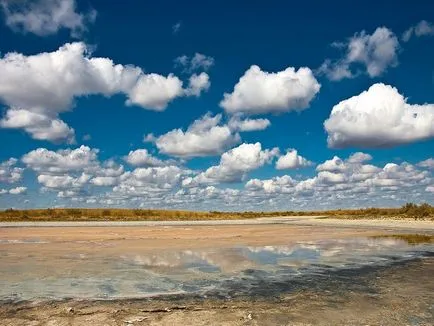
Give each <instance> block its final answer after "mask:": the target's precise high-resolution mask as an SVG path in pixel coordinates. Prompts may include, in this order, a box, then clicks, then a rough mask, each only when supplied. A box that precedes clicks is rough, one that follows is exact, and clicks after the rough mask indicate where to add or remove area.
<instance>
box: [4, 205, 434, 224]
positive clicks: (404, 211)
mask: <svg viewBox="0 0 434 326" xmlns="http://www.w3.org/2000/svg"><path fill="white" fill-rule="evenodd" d="M308 215H324V216H326V217H333V218H344V219H373V218H393V219H409V218H410V219H424V220H433V221H434V207H433V206H430V205H428V204H421V205H416V204H412V203H409V204H406V205H404V206H403V207H401V208H365V209H354V210H341V209H339V210H328V211H303V212H297V211H280V212H216V211H212V212H198V211H178V210H154V209H86V208H65V209H51V208H49V209H32V210H15V209H7V210H4V211H0V221H3V222H6V221H11V222H12V221H146V220H147V221H163V220H164V221H173V220H224V219H249V218H257V217H265V216H270V217H271V216H273V217H278V216H308Z"/></svg>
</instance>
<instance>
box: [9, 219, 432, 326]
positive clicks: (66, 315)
mask: <svg viewBox="0 0 434 326" xmlns="http://www.w3.org/2000/svg"><path fill="white" fill-rule="evenodd" d="M318 221H319V222H318ZM323 221H325V222H323ZM326 222H327V220H313V219H300V218H298V217H297V218H296V219H295V218H294V219H292V220H290V221H288V222H285V223H283V224H281V223H282V221H278V223H274V222H273V223H270V222H269V221H268V222H267V223H264V224H262V223H257V224H246V225H227V224H226V225H225V224H224V225H215V224H213V225H203V224H202V225H194V224H193V225H192V224H187V225H167V224H156V225H153V226H150V225H147V226H131V225H128V224H126V225H125V226H119V225H116V226H108V225H106V226H101V225H98V226H93V227H90V226H89V225H82V226H76V227H65V226H58V225H57V226H50V227H47V226H40V225H38V226H35V227H7V228H6V227H0V255H1V257H2V258H1V259H2V262H3V263H2V264H1V266H0V274H1V275H7V278H8V279H7V280H5V279H3V280H1V281H3V282H14V281H17V282H19V281H20V278H21V277H23V274H24V273H26V272H27V271H26V270H25V269H26V268H27V269H29V268H30V269H34V270H33V271H30V272H34V273H37V274H38V275H40V277H41V278H42V279H43V278H45V279H48V280H50V279H51V278H53V279H55V278H57V277H63V276H65V275H71V273H73V271H74V270H75V269H80V271H83V270H85V271H86V269H88V271H87V272H88V273H93V272H94V271H101V270H102V271H103V270H104V268H105V265H104V264H105V263H106V262H107V261H110V260H111V259H115V258H116V257H119V256H122V255H133V256H134V255H136V254H137V253H140V254H141V255H145V256H146V255H150V254H152V255H154V256H155V257H157V258H158V257H159V256H161V255H162V256H164V257H166V258H167V259H166V261H164V264H167V262H169V263H170V262H171V260H170V259H172V258H171V257H172V256H170V255H165V254H164V253H165V252H168V251H169V252H170V251H171V250H172V251H173V250H179V249H182V250H187V251H188V250H193V251H194V250H196V251H201V250H202V251H205V252H207V251H210V250H211V251H212V250H213V248H223V249H224V248H227V250H228V252H231V250H232V249H231V248H234V247H237V246H252V247H253V248H256V247H259V246H267V248H269V247H272V246H281V245H285V246H289V247H291V246H293V245H296V244H299V243H303V242H310V243H311V242H313V241H328V240H331V241H335V240H336V239H342V240H343V241H344V240H348V241H351V240H352V239H356V238H363V237H365V238H366V237H371V236H378V235H387V234H389V235H391V234H396V233H416V232H417V233H424V234H433V233H434V232H433V228H432V227H430V226H429V225H428V226H427V223H428V224H429V222H419V223H418V222H412V223H407V222H402V221H398V222H401V223H397V222H394V221H393V222H392V225H391V224H388V225H387V228H383V227H382V226H378V225H375V224H374V225H372V223H375V221H374V222H373V221H370V223H371V225H369V224H363V223H362V224H357V223H356V224H352V223H353V222H352V221H350V222H348V221H346V220H339V221H338V222H333V221H328V223H329V224H327V223H326ZM315 223H318V224H315ZM321 223H323V224H324V223H326V224H324V225H323V224H321ZM333 223H335V224H333ZM312 224H315V225H312ZM431 225H432V224H431ZM332 249H333V248H332ZM333 250H334V249H333ZM350 250H352V249H350ZM332 253H333V252H332V250H331V254H332ZM328 254H330V253H328ZM59 257H63V258H62V259H59ZM70 257H73V258H74V259H73V260H70V259H69V258H70ZM81 257H87V258H88V259H84V260H82V259H81ZM89 257H90V259H89ZM100 257H104V258H105V260H104V261H100V260H98V259H97V258H100ZM75 258H77V259H75ZM93 258H95V261H100V264H99V265H98V264H96V265H89V261H92V260H93ZM211 258H212V259H214V260H219V264H220V265H219V266H220V269H221V270H222V271H225V272H230V273H235V274H237V273H239V272H240V271H241V270H242V269H243V270H244V269H249V270H253V269H254V268H255V266H253V265H249V264H251V263H250V262H248V264H246V263H245V262H244V261H242V262H241V261H240V257H239V256H236V255H233V256H231V255H228V254H227V253H226V252H225V255H224V257H220V256H217V255H216V254H215V253H214V256H211ZM29 259H30V260H29ZM4 262H8V264H9V265H8V266H6V264H5V263H4ZM29 262H30V263H29ZM153 263H154V265H155V266H157V267H158V268H159V269H158V271H160V270H161V268H165V270H167V268H168V269H169V270H170V269H172V268H175V267H176V265H174V266H175V267H170V266H163V265H164V264H163V265H162V262H161V261H159V260H157V261H154V262H153ZM29 264H30V265H29ZM77 264H78V265H77ZM80 264H81V265H82V266H81V265H80ZM234 266H235V267H236V268H235V267H234ZM11 268H14V269H15V270H16V271H17V273H16V275H14V274H13V273H10V269H11ZM234 268H235V269H234ZM237 268H238V269H237ZM121 272H122V271H120V273H121ZM154 272H155V271H154ZM432 275H434V258H433V257H432V256H430V255H428V256H426V257H423V258H415V259H409V260H408V261H405V262H397V263H396V264H391V265H387V266H382V267H378V268H377V267H369V266H368V267H364V268H360V269H357V270H353V269H348V270H345V269H344V270H341V271H339V272H336V273H335V272H333V273H330V274H329V275H328V274H325V275H315V274H312V275H311V276H309V279H308V280H307V281H305V282H300V284H299V286H297V287H294V290H292V291H287V292H285V291H282V293H272V294H271V295H268V296H264V295H259V296H247V297H244V296H243V295H240V296H236V295H235V296H233V297H231V298H225V297H203V296H194V295H172V296H170V295H166V296H164V297H154V298H149V299H143V298H142V299H138V300H133V299H120V300H110V299H111V298H110V296H108V297H107V299H108V300H103V301H101V300H74V299H69V300H61V301H50V300H40V301H36V300H33V301H30V302H29V301H21V302H6V301H4V302H3V303H2V304H1V306H0V325H95V326H98V325H434V319H433V313H434V280H433V277H432ZM14 278H16V279H14ZM257 286H258V287H260V286H261V285H260V284H259V285H257ZM274 286H275V285H274ZM263 287H268V285H267V284H266V283H264V285H263ZM270 293H271V292H270Z"/></svg>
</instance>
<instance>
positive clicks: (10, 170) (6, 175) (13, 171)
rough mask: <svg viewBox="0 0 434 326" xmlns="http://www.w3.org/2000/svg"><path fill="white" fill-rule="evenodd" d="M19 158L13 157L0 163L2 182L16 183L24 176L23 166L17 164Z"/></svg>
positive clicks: (0, 180) (0, 179)
mask: <svg viewBox="0 0 434 326" xmlns="http://www.w3.org/2000/svg"><path fill="white" fill-rule="evenodd" d="M17 162H18V160H17V159H16V158H13V157H11V158H10V159H8V160H7V161H4V162H1V163H0V182H6V183H15V182H18V181H20V180H21V178H22V177H23V172H24V169H23V168H19V167H17V166H16V164H17Z"/></svg>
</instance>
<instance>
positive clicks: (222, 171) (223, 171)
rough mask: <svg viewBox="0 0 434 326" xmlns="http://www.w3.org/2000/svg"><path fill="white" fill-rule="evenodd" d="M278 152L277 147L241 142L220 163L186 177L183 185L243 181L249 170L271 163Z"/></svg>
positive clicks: (224, 155)
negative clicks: (264, 147)
mask: <svg viewBox="0 0 434 326" xmlns="http://www.w3.org/2000/svg"><path fill="white" fill-rule="evenodd" d="M278 153H279V150H278V149H277V148H273V149H271V150H268V149H265V150H262V146H261V143H255V144H241V145H240V146H238V147H235V148H233V149H231V150H229V151H227V152H226V153H224V154H223V155H222V156H221V158H220V163H219V165H216V166H212V167H210V168H208V169H207V170H206V171H205V172H202V173H200V174H199V175H197V176H195V177H194V178H188V179H185V180H184V182H183V185H184V186H186V187H191V186H197V185H200V184H216V183H222V182H237V181H241V180H242V179H243V178H244V177H245V176H246V174H247V173H248V172H250V171H253V170H255V169H257V168H259V167H261V166H263V165H264V164H266V163H269V162H270V161H271V159H272V158H273V157H275V156H276V155H277V154H278Z"/></svg>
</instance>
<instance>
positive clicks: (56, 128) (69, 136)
mask: <svg viewBox="0 0 434 326" xmlns="http://www.w3.org/2000/svg"><path fill="white" fill-rule="evenodd" d="M182 84H183V83H182V81H181V80H180V79H179V78H178V77H176V76H174V75H172V74H169V75H168V76H162V75H158V74H155V73H150V74H146V73H144V72H143V71H142V69H140V68H139V67H134V66H129V65H120V64H114V63H113V61H112V60H110V59H108V58H99V57H91V55H90V53H89V51H88V49H87V47H86V45H85V44H84V43H81V42H77V43H70V44H65V45H64V46H62V47H60V48H59V49H58V50H57V51H54V52H46V53H40V54H36V55H30V56H26V55H23V54H19V53H8V54H6V55H5V56H4V57H3V58H0V100H1V101H3V102H4V104H6V105H8V106H9V109H8V111H7V113H6V116H5V117H4V119H3V120H1V121H0V125H1V127H3V128H22V129H24V130H25V131H27V132H28V133H30V134H31V136H32V137H33V138H35V139H46V140H52V141H55V140H57V141H60V140H69V141H72V140H73V135H74V130H73V129H72V128H69V127H68V126H67V125H66V124H65V123H64V122H63V121H61V120H59V118H58V116H59V114H60V113H62V112H65V111H68V110H70V109H71V108H72V107H73V105H74V98H76V97H79V96H86V95H93V94H99V95H103V96H111V95H114V94H116V93H123V94H125V95H126V96H127V100H126V104H127V105H133V104H134V105H138V106H141V107H143V108H146V109H150V110H155V111H162V110H164V109H165V108H166V106H167V104H168V103H169V102H170V101H172V100H174V99H175V98H176V97H180V96H190V95H194V96H198V95H200V93H201V91H202V90H206V89H207V88H208V87H209V80H208V75H206V74H205V73H202V74H201V75H194V76H192V77H191V79H190V85H189V87H187V88H186V89H183V87H182ZM23 89H25V90H26V91H25V92H23Z"/></svg>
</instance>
